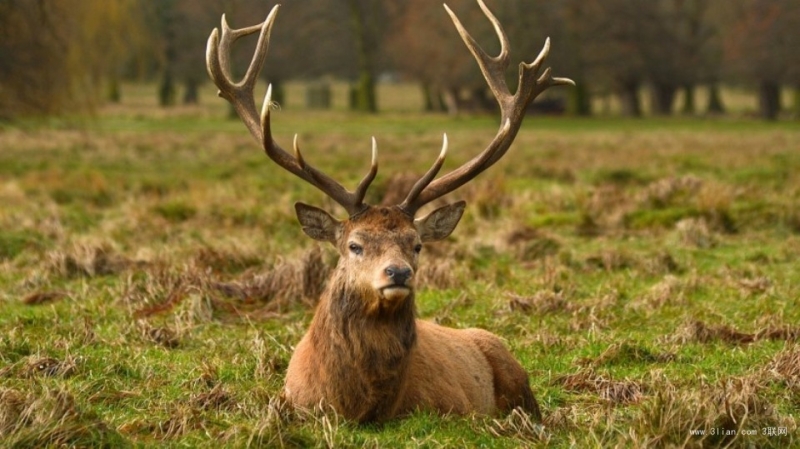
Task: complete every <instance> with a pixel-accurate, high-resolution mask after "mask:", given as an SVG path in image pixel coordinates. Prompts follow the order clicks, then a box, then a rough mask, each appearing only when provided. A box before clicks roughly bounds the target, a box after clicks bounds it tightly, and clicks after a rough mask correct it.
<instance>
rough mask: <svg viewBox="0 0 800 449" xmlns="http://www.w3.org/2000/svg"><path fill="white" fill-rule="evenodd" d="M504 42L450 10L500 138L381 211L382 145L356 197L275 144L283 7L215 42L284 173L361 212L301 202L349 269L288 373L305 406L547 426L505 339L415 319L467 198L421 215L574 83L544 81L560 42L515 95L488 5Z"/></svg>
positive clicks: (234, 92) (527, 67)
mask: <svg viewBox="0 0 800 449" xmlns="http://www.w3.org/2000/svg"><path fill="white" fill-rule="evenodd" d="M478 4H479V5H480V7H481V9H482V10H483V12H484V13H485V14H486V17H487V18H488V19H489V20H490V21H491V22H492V25H493V26H494V29H495V31H496V33H497V36H498V38H499V40H500V54H499V55H498V56H495V57H491V56H489V55H487V54H486V53H485V52H484V51H483V49H481V48H480V47H479V46H478V44H477V43H476V42H475V40H474V39H473V38H472V37H471V36H470V35H469V33H468V32H467V31H466V30H465V29H464V27H463V26H462V25H461V22H460V21H459V20H458V18H457V17H456V16H455V15H454V14H453V12H452V11H451V10H450V9H449V8H447V6H446V5H445V9H446V10H447V12H448V14H450V17H451V18H452V19H453V23H454V24H455V26H456V29H457V30H458V33H459V34H460V35H461V37H462V39H463V41H464V43H465V44H466V46H467V48H468V49H469V50H470V52H471V53H472V55H473V56H474V57H475V59H476V61H477V62H478V65H479V66H480V69H481V72H482V73H483V75H484V78H485V79H486V82H487V84H488V85H489V88H490V89H491V90H492V92H493V94H494V96H495V98H496V99H497V102H498V105H499V106H500V112H501V124H500V128H499V130H498V131H497V135H496V136H495V137H494V139H492V141H491V142H490V143H489V145H488V146H487V147H486V149H484V150H483V151H482V152H481V153H480V154H478V155H477V156H475V157H473V158H472V159H471V160H469V161H468V162H466V163H465V164H463V165H462V166H460V167H458V168H456V169H454V170H453V171H451V172H449V173H447V174H446V175H444V176H441V177H439V178H437V177H436V176H437V174H438V172H439V169H440V168H441V167H442V164H444V158H445V154H446V153H447V136H446V135H445V139H444V144H443V146H442V152H441V153H440V155H439V158H438V159H437V160H436V162H435V163H434V164H433V166H432V167H431V168H430V169H429V170H428V172H426V173H425V174H424V175H423V176H422V177H421V178H420V179H419V180H418V181H417V182H416V183H415V184H414V186H413V187H412V188H411V190H410V191H409V192H408V194H407V196H406V197H405V199H404V200H403V202H401V203H400V204H398V205H396V206H392V207H373V206H370V205H368V204H365V203H364V197H365V195H366V191H367V189H368V188H369V185H370V183H371V182H372V181H373V179H374V178H375V175H376V174H377V171H378V165H377V149H376V144H375V140H374V139H373V149H372V165H371V167H370V170H369V172H368V173H367V175H366V176H364V178H363V179H362V180H361V182H360V183H359V184H358V187H357V188H356V189H355V190H354V191H352V192H351V191H349V190H347V189H346V188H344V187H343V186H342V185H341V184H339V183H338V182H336V181H335V180H333V179H332V178H330V177H329V176H327V175H326V174H325V173H323V172H321V171H319V170H317V169H316V168H314V167H313V166H311V165H309V164H307V163H306V161H305V159H304V158H303V156H302V155H301V154H300V149H299V147H298V146H297V136H295V142H294V154H290V153H288V152H286V151H285V150H284V149H282V148H281V147H280V146H279V145H278V144H277V143H276V142H275V141H274V140H273V138H272V130H271V122H270V104H271V95H272V89H271V87H268V88H267V95H266V98H265V99H264V104H263V106H262V109H261V114H259V113H258V111H257V110H256V105H255V99H254V98H253V89H254V87H255V84H256V81H257V79H258V75H259V72H260V71H261V68H262V67H263V64H264V60H265V58H266V54H267V48H268V47H269V39H270V37H269V36H270V33H271V30H272V25H273V23H274V21H275V16H276V15H277V12H278V6H275V7H273V9H272V11H271V12H270V13H269V15H268V16H267V19H266V20H265V21H264V22H263V23H261V24H260V25H255V26H251V27H247V28H241V29H232V28H230V27H229V26H228V24H227V22H226V21H225V17H224V16H223V19H222V27H221V29H222V31H221V32H220V31H219V30H218V29H215V30H214V31H213V32H212V33H211V36H210V37H209V40H208V47H207V50H206V64H207V68H208V73H209V75H210V76H211V78H212V79H213V80H214V83H215V84H216V85H217V87H219V95H220V96H222V97H224V98H226V99H227V100H228V101H230V102H231V104H232V105H233V107H234V109H235V110H236V112H237V113H238V114H239V116H240V117H241V118H242V121H244V123H245V125H246V126H247V128H248V129H249V130H250V132H251V134H252V135H253V137H255V138H256V140H257V141H258V142H259V143H260V144H261V145H262V146H263V148H264V150H265V151H266V153H267V156H269V158H270V159H272V160H273V161H274V162H275V163H276V164H278V165H279V166H281V167H283V168H284V169H286V170H288V171H289V172H291V173H293V174H294V175H296V176H298V177H299V178H301V179H303V180H305V181H306V182H308V183H310V184H311V185H313V186H315V187H317V188H318V189H320V190H321V191H322V192H324V193H325V194H326V195H328V197H330V198H331V199H333V200H334V201H336V202H337V203H338V204H339V205H341V206H342V207H344V209H345V210H346V211H347V212H348V213H349V214H350V216H349V218H348V219H347V220H343V221H339V220H337V219H335V218H333V217H332V216H331V215H330V214H328V213H327V212H325V211H324V210H322V209H319V208H316V207H313V206H309V205H306V204H303V203H297V204H295V208H296V212H297V218H298V220H299V221H300V224H301V225H302V226H303V231H304V232H305V233H306V234H308V236H310V237H312V238H314V239H316V240H320V241H326V242H330V243H332V244H333V245H334V246H336V248H337V249H338V251H339V255H340V258H339V263H338V265H337V268H336V270H335V273H334V275H333V278H332V279H331V280H330V281H329V282H328V287H327V290H326V291H325V293H324V294H323V296H322V298H321V299H320V302H319V305H318V306H317V310H316V313H315V315H314V319H313V321H312V323H311V327H310V328H309V330H308V332H307V333H306V335H305V336H304V337H303V339H302V340H301V341H300V343H299V344H298V345H297V348H296V350H295V353H294V354H293V356H292V359H291V361H290V362H289V369H288V372H287V374H286V387H285V393H286V396H287V398H288V399H289V401H291V402H292V403H293V404H295V405H298V406H304V407H313V406H316V405H317V404H320V403H323V404H329V405H331V406H333V407H334V408H335V409H336V410H337V411H338V412H339V413H341V414H343V415H344V416H345V417H347V418H350V419H353V420H357V421H359V422H363V421H383V420H387V419H391V418H393V417H396V416H399V415H403V414H406V413H409V412H411V411H413V410H416V409H430V410H435V411H439V412H442V413H456V414H468V413H480V414H493V413H496V412H503V411H508V410H510V409H512V408H514V407H521V408H522V409H524V410H526V411H527V412H529V413H531V414H532V415H534V417H535V418H537V419H539V418H540V413H539V407H538V405H537V403H536V400H535V399H534V397H533V393H532V392H531V389H530V387H529V386H528V376H527V373H526V372H525V370H524V369H523V368H522V366H521V365H520V364H519V363H518V362H517V361H516V360H515V359H514V357H513V356H512V355H511V354H510V353H509V352H508V350H507V349H506V348H505V346H504V345H503V344H502V342H501V341H500V339H499V338H498V337H497V336H495V335H492V334H491V333H489V332H486V331H483V330H480V329H465V330H455V329H449V328H446V327H442V326H438V325H436V324H433V323H429V322H426V321H420V320H417V319H416V316H415V315H416V308H415V304H414V298H415V295H414V288H415V285H414V277H415V274H416V270H417V263H418V258H419V254H420V251H421V250H422V244H423V243H425V242H431V241H436V240H442V239H444V238H446V237H447V236H449V235H450V233H451V232H453V230H454V229H455V227H456V225H457V224H458V221H459V220H460V219H461V215H462V214H463V212H464V207H465V203H464V202H463V201H460V202H456V203H452V204H449V205H447V206H444V207H441V208H439V209H436V210H435V211H433V212H431V213H430V214H428V215H427V216H425V217H422V218H416V219H415V215H416V213H417V212H418V211H419V210H420V208H422V207H423V206H424V205H425V204H428V203H431V202H432V201H434V200H436V199H437V198H441V197H442V196H444V195H447V194H448V193H450V192H452V191H454V190H456V189H457V188H459V187H460V186H462V185H464V184H465V183H467V182H469V181H470V180H471V179H473V178H474V177H475V176H477V175H478V174H480V173H481V172H483V171H484V170H486V169H487V168H489V167H491V166H492V165H493V164H495V163H496V162H497V161H498V160H500V158H502V157H503V155H504V154H505V153H506V151H507V150H508V149H509V147H510V146H511V143H512V142H513V141H514V137H515V136H516V135H517V132H518V131H519V128H520V126H521V124H522V120H523V118H524V114H525V110H526V109H527V107H528V105H529V104H530V103H531V101H533V99H534V98H536V96H537V95H539V94H540V93H541V92H543V91H544V90H546V89H547V88H549V87H551V86H557V85H566V84H574V83H573V82H572V81H570V80H568V79H566V78H554V77H552V76H551V73H550V69H549V68H547V69H545V70H544V71H542V72H541V73H540V68H541V65H542V63H543V62H544V60H545V59H546V58H547V54H548V52H549V47H550V44H549V40H547V41H546V42H545V46H544V48H543V49H542V51H541V52H540V53H539V56H538V57H537V58H536V60H534V61H533V62H532V63H529V64H528V63H521V64H520V69H519V85H518V87H517V91H516V92H514V93H513V94H512V93H511V92H510V90H509V88H508V86H507V84H506V79H505V77H506V68H507V67H508V62H509V60H508V59H509V57H508V51H509V50H508V39H507V37H506V35H505V32H503V29H502V27H501V25H500V23H499V22H498V20H497V18H496V17H494V15H493V14H492V13H491V11H489V9H488V8H487V7H486V5H485V4H484V3H483V1H482V0H478ZM253 33H259V38H258V43H257V44H256V51H255V54H254V56H253V60H252V62H251V64H250V67H249V68H248V70H247V72H246V74H245V76H244V78H243V79H242V80H241V81H240V82H234V81H233V80H232V79H231V75H230V62H231V61H230V53H231V46H232V45H233V43H234V42H235V41H236V40H237V39H239V38H241V37H243V36H246V35H249V34H253Z"/></svg>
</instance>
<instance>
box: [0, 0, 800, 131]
mask: <svg viewBox="0 0 800 449" xmlns="http://www.w3.org/2000/svg"><path fill="white" fill-rule="evenodd" d="M487 3H488V4H489V6H490V8H492V10H493V11H494V12H495V13H496V14H497V15H498V17H499V18H500V20H501V21H502V23H503V24H504V26H505V28H506V31H507V33H508V34H509V37H510V40H511V42H512V60H522V59H526V60H530V59H532V58H533V57H534V56H535V55H536V54H537V53H538V51H539V49H540V46H541V43H542V42H543V40H544V38H545V36H550V37H551V38H552V39H553V41H554V44H555V46H556V48H557V51H554V52H553V53H552V54H551V59H550V61H551V64H552V65H553V66H555V67H558V72H559V73H561V74H565V75H568V76H570V77H572V78H573V79H575V81H577V83H578V87H577V88H576V89H570V90H569V91H568V92H567V95H568V98H566V99H560V100H559V99H556V100H552V99H551V100H550V101H551V102H552V103H551V104H549V106H548V105H547V103H545V106H544V107H552V108H555V109H559V108H564V109H566V110H567V111H568V112H570V113H573V114H580V115H588V114H591V113H592V110H591V104H592V101H591V100H592V98H593V97H596V96H602V97H604V98H609V97H611V96H614V97H616V98H617V99H618V101H619V104H620V105H621V112H622V113H623V114H625V115H628V116H639V115H641V114H642V111H643V102H644V101H647V100H649V101H650V103H649V104H650V110H651V111H652V113H653V114H661V115H666V114H672V113H674V112H676V111H677V112H683V113H687V114H695V113H722V112H724V104H722V102H721V100H720V96H719V88H720V86H721V85H733V86H741V87H744V88H747V89H751V90H752V91H753V92H754V93H755V94H757V95H756V96H754V98H757V99H758V103H757V105H758V111H759V113H760V115H761V116H762V117H764V118H766V119H775V118H776V117H777V116H778V113H779V112H780V111H781V109H782V108H786V107H791V108H793V112H794V116H800V111H798V109H800V57H798V48H800V1H797V0H739V1H735V2H731V1H728V0H546V1H545V0H487ZM272 4H273V2H272V1H266V0H157V1H156V0H0V118H6V119H8V118H13V117H16V116H23V115H42V114H59V113H66V112H70V111H74V110H85V109H87V108H91V107H92V106H94V105H96V104H98V103H100V102H104V101H118V100H119V95H120V91H119V84H120V82H121V81H153V80H157V81H158V86H159V87H158V92H157V94H158V96H159V100H160V102H161V104H162V105H164V106H168V105H171V104H174V103H176V102H179V101H181V102H186V103H191V102H197V101H199V97H198V88H199V87H200V86H201V85H202V83H205V82H207V75H206V72H205V42H206V39H207V38H208V34H209V32H210V30H211V29H212V28H213V27H215V26H219V18H220V16H221V14H222V13H226V15H227V17H228V21H229V23H230V24H231V26H233V27H242V26H246V25H251V24H253V23H255V22H258V21H261V20H263V18H264V17H265V16H266V13H267V12H268V10H269V8H270V7H271V5H272ZM449 4H450V6H451V8H452V9H453V10H454V11H455V12H456V14H458V16H459V17H460V18H461V20H462V21H463V22H464V24H465V26H466V27H467V28H468V29H469V30H470V32H471V33H472V34H473V36H475V37H476V39H478V40H479V41H480V42H481V43H482V44H483V45H484V46H485V48H487V50H489V51H497V49H498V44H497V40H496V38H494V35H493V30H492V29H491V26H490V24H489V23H488V22H487V21H486V19H485V18H484V17H483V15H482V13H481V11H480V10H479V8H478V7H477V5H476V4H475V2H474V1H473V0H452V1H450V2H449ZM273 42H274V43H275V44H274V45H272V46H271V48H270V56H269V59H268V63H267V66H266V70H265V73H264V76H265V77H266V78H267V79H269V80H270V82H272V83H273V84H274V85H276V86H277V87H278V92H279V93H280V89H279V88H280V85H281V83H282V82H284V81H287V80H316V79H320V78H321V77H325V76H330V77H335V78H337V79H345V80H349V81H350V82H351V83H352V92H351V106H352V107H353V108H354V109H358V110H364V111H376V110H377V106H378V101H377V99H376V94H375V84H376V82H377V80H378V79H379V77H380V76H382V75H386V74H392V76H394V77H400V78H402V79H404V80H408V81H414V82H418V83H419V85H420V87H421V89H423V92H424V95H425V99H426V102H425V107H426V109H429V110H441V111H449V112H451V113H456V112H458V111H460V110H464V109H470V110H478V109H487V108H492V107H494V102H493V99H492V98H491V94H490V93H489V92H488V91H487V89H486V87H485V83H484V81H483V79H482V78H481V76H480V73H479V72H478V71H477V70H476V69H475V67H474V62H473V61H472V59H471V55H470V54H469V53H468V51H467V50H466V49H465V48H464V47H463V44H462V43H461V41H460V38H459V36H458V35H457V33H456V32H455V30H454V28H453V27H452V25H451V24H450V23H449V19H448V18H447V16H446V14H445V13H444V11H443V10H442V7H441V1H439V0H405V1H401V2H398V1H394V0H344V1H342V0H303V1H302V2H299V1H291V0H290V1H287V2H285V5H284V6H283V7H282V9H281V12H280V17H279V20H278V21H277V23H276V26H275V29H274V31H273ZM251 52H252V48H248V47H247V45H242V46H240V48H237V53H236V55H235V58H234V60H235V61H237V64H236V68H237V69H239V70H243V69H244V67H245V66H246V64H247V62H248V61H249V59H250V55H251ZM516 70H517V68H516V67H515V66H513V67H511V68H510V72H509V77H510V78H511V79H513V78H515V73H516ZM179 86H180V89H179V88H178V87H179ZM698 87H703V88H705V89H707V91H708V92H709V95H708V96H707V98H708V100H707V103H705V104H702V105H700V104H697V102H696V100H695V92H696V90H697V88H698ZM783 87H790V88H792V89H793V92H795V94H794V101H793V104H792V105H781V103H780V92H781V89H782V88H783ZM179 91H180V92H182V96H181V98H178V92H179ZM643 95H644V98H643ZM545 101H547V99H545Z"/></svg>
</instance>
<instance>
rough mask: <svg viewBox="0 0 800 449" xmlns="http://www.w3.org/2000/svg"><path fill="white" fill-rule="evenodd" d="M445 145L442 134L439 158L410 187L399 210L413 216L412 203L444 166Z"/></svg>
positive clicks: (445, 137) (445, 135)
mask: <svg viewBox="0 0 800 449" xmlns="http://www.w3.org/2000/svg"><path fill="white" fill-rule="evenodd" d="M447 145H448V142H447V134H444V137H442V151H441V152H439V157H437V158H436V161H434V163H433V165H432V166H431V168H429V169H428V171H427V172H426V173H425V174H424V175H423V176H422V178H420V179H419V180H418V181H417V182H416V183H415V184H414V186H413V187H411V191H409V192H408V196H406V199H405V200H404V201H403V202H402V203H401V204H400V206H399V207H400V209H402V210H404V211H408V212H409V213H410V214H411V215H412V216H413V215H414V212H416V211H417V209H416V208H412V202H413V201H414V199H415V198H416V197H417V196H419V193H420V192H422V190H423V189H424V188H425V187H428V184H430V183H431V181H433V178H435V177H436V175H437V174H438V173H439V170H440V169H441V168H442V165H443V164H444V159H445V157H447Z"/></svg>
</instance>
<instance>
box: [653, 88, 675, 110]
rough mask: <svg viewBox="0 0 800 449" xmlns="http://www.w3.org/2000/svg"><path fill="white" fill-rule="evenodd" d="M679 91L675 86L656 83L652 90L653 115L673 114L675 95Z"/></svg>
mask: <svg viewBox="0 0 800 449" xmlns="http://www.w3.org/2000/svg"><path fill="white" fill-rule="evenodd" d="M677 91H678V89H677V88H676V87H675V85H674V84H670V83H662V82H656V83H653V87H652V89H651V95H652V104H653V113H654V114H656V115H670V114H672V105H673V104H674V103H675V93H676V92H677Z"/></svg>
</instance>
